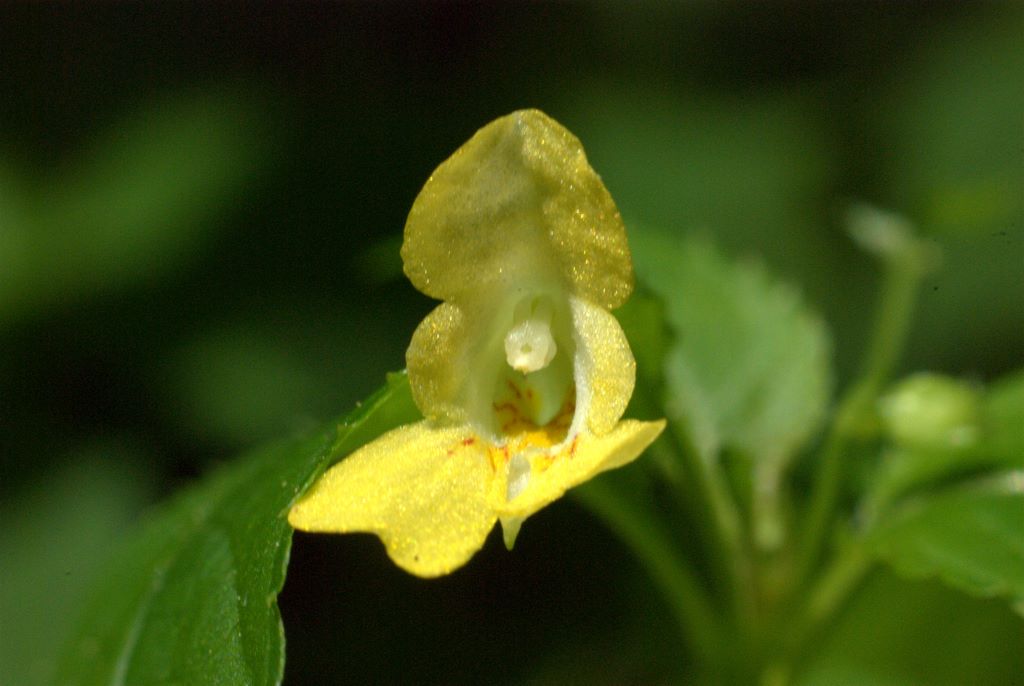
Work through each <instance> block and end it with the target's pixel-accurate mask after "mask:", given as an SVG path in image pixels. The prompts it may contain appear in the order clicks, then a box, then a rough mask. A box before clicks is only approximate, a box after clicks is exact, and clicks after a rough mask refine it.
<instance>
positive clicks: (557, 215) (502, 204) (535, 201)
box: [402, 110, 633, 309]
mask: <svg viewBox="0 0 1024 686" xmlns="http://www.w3.org/2000/svg"><path fill="white" fill-rule="evenodd" d="M402 259H403V261H404V264H405V273H406V274H407V275H408V277H409V279H410V280H411V281H412V283H413V285H414V286H416V288H418V289H419V290H420V291H422V292H424V293H426V294H427V295H429V296H431V297H434V298H438V299H440V300H462V299H464V298H467V297H470V298H471V297H475V295H476V294H477V293H479V292H481V291H484V292H495V291H498V292H509V291H511V290H514V289H517V288H519V287H520V286H521V285H522V283H524V282H525V283H530V284H534V285H540V286H543V287H552V286H554V285H555V284H557V283H562V284H564V285H566V286H568V287H569V288H570V289H571V290H573V291H574V292H575V293H576V294H578V295H580V296H583V297H586V298H588V299H589V300H591V301H593V302H595V303H597V304H599V305H602V306H603V307H606V308H609V309H610V308H614V307H617V306H619V305H621V304H622V303H623V302H625V300H626V298H627V297H629V293H630V291H631V290H632V287H633V264H632V260H631V258H630V254H629V245H628V243H627V242H626V233H625V229H624V227H623V225H622V218H621V217H620V216H619V211H618V209H616V207H615V203H614V201H613V200H612V198H611V195H609V193H608V190H607V189H606V188H605V186H604V184H603V183H602V182H601V178H600V177H599V176H598V175H597V174H596V173H595V172H594V170H593V169H592V168H591V167H590V164H589V163H588V162H587V158H586V155H585V154H584V152H583V147H582V145H581V144H580V142H579V139H577V138H576V137H575V136H573V135H572V134H571V133H569V131H567V130H566V129H565V128H564V127H563V126H562V125H561V124H559V123H558V122H556V121H554V120H553V119H551V118H550V117H548V116H547V115H546V114H544V113H542V112H540V111H538V110H520V111H518V112H513V113H512V114H509V115H507V116H505V117H501V118H500V119H497V120H495V121H493V122H491V123H490V124H488V125H487V126H485V127H484V128H482V129H480V130H479V131H477V133H476V134H475V135H474V136H473V137H472V138H471V139H470V140H469V141H468V142H467V143H465V144H464V145H463V146H462V147H461V148H459V149H458V150H456V151H455V153H454V154H453V155H452V156H451V157H450V158H448V159H447V160H446V161H445V162H443V163H442V164H441V166H439V167H438V168H437V169H436V170H435V171H434V173H433V174H432V175H431V177H430V179H429V180H428V181H427V183H426V185H425V186H424V187H423V190H422V191H420V194H419V195H418V196H417V198H416V201H415V202H414V203H413V206H412V210H411V211H410V212H409V218H408V220H407V222H406V225H405V240H404V242H403V244H402Z"/></svg>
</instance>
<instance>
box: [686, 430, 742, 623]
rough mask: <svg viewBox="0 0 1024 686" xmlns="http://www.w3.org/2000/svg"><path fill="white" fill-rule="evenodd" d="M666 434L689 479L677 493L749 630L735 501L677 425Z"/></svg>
mask: <svg viewBox="0 0 1024 686" xmlns="http://www.w3.org/2000/svg"><path fill="white" fill-rule="evenodd" d="M670 431H671V432H672V434H673V437H674V438H675V443H676V445H677V447H678V449H679V453H680V455H681V457H682V461H683V463H684V467H685V469H686V475H687V476H688V477H689V481H686V482H683V483H680V484H679V485H680V488H679V489H677V490H678V491H680V495H681V497H683V498H684V500H687V501H689V502H688V503H687V504H689V505H690V506H691V507H694V508H696V510H697V521H698V522H699V523H700V524H701V525H702V526H704V528H705V530H706V533H707V537H708V539H709V542H710V543H711V545H712V551H711V559H712V562H713V563H714V564H715V565H716V570H717V571H718V572H719V573H721V575H722V578H723V579H724V581H725V583H726V585H727V586H726V588H727V593H728V594H729V603H730V605H731V607H732V610H733V613H734V618H735V620H736V623H737V626H738V627H739V628H743V629H749V628H750V624H751V623H752V620H753V613H754V605H755V603H754V597H753V582H752V569H751V563H750V556H749V554H748V552H749V551H748V550H747V546H746V542H745V538H744V531H743V521H742V518H741V517H740V514H739V511H738V510H737V508H736V502H735V501H734V500H733V498H732V496H731V494H730V493H729V491H728V488H727V486H726V483H725V478H724V475H723V474H722V472H721V470H720V469H718V465H717V464H712V463H709V462H708V461H707V460H705V459H704V458H703V457H702V456H701V455H700V453H699V452H698V451H697V448H696V447H695V446H694V443H693V441H692V440H690V438H689V436H688V435H686V434H685V433H684V432H683V431H682V430H681V429H680V427H679V426H678V424H676V423H672V424H670ZM685 486H689V487H690V488H688V489H687V488H684V487H685Z"/></svg>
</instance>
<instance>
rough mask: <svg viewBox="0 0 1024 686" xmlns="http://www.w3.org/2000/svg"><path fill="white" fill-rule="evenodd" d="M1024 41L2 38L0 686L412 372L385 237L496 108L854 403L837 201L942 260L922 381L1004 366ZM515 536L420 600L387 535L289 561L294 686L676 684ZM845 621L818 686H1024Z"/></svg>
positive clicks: (914, 616) (255, 17)
mask: <svg viewBox="0 0 1024 686" xmlns="http://www.w3.org/2000/svg"><path fill="white" fill-rule="evenodd" d="M1022 8H1024V5H1022V4H1021V3H1018V2H1007V3H995V2H990V3H973V4H971V3H959V2H949V3H941V2H929V3H920V4H916V3H858V4H838V3H837V4H832V3H823V4H814V3H812V4H805V3H785V4H775V5H773V4H761V3H757V4H745V3H738V2H723V3H712V2H701V3H654V2H651V3H621V4H620V3H612V2H596V3H584V4H567V3H559V4H519V3H517V4H499V3H493V4H492V3H486V4H449V3H445V4H432V3H431V4H403V3H385V4H383V5H379V6H378V5H374V4H338V5H319V4H303V5H297V6H277V5H270V6H244V5H234V4H215V5H200V4H196V5H193V4H187V3H175V4H170V3H168V4H162V5H149V4H130V5H99V6H91V5H90V6H85V5H81V6H76V5H36V4H28V5H19V4H5V5H3V6H2V7H0V93H2V97H0V470H2V471H0V518H2V521H3V522H4V526H3V527H2V529H0V575H2V578H0V675H2V676H0V683H4V684H7V683H10V684H32V683H38V682H39V681H40V680H42V679H45V677H46V675H47V674H48V670H49V665H50V661H51V660H52V657H53V655H54V654H55V652H56V651H57V650H58V648H59V644H60V641H61V640H62V638H63V637H64V636H66V634H67V632H68V631H69V627H70V626H71V623H73V621H74V616H75V613H76V611H77V610H78V608H79V606H80V597H81V593H82V590H83V589H84V588H85V587H86V586H87V585H88V582H89V580H90V579H91V578H93V577H94V575H95V574H96V573H97V569H99V565H100V563H101V561H102V559H103V558H104V556H105V555H106V554H107V553H108V552H109V550H110V547H111V545H112V544H113V542H114V541H116V540H117V538H118V536H119V535H121V534H122V533H123V532H124V531H125V530H126V528H127V527H128V526H129V525H130V523H131V522H132V521H133V520H134V519H136V518H137V517H138V516H139V514H140V513H141V512H143V511H144V510H145V509H146V508H147V507H149V506H150V504H151V503H153V502H156V501H157V500H159V499H160V498H162V497H164V496H166V495H167V494H168V493H170V492H172V491H173V490H175V489H177V488H179V487H180V486H182V485H183V484H185V483H187V482H188V481H189V480H190V479H191V478H193V477H195V476H198V475H200V474H202V473H203V472H204V471H206V470H207V469H208V468H210V467H211V466H212V465H214V464H216V463H218V462H222V461H224V460H226V459H229V458H230V457H231V456H232V455H233V454H236V453H237V452H238V451H239V450H241V449H243V448H245V447H248V446H251V445H254V444H256V443H258V442H260V441H263V440H266V439H268V438H273V437H279V436H283V435H289V434H293V433H297V432H301V431H304V430H307V429H309V428H311V427H315V426H317V425H318V424H319V423H321V422H323V421H325V420H328V419H331V418H333V417H336V416H338V415H340V414H342V413H343V412H344V411H347V409H348V408H349V407H351V405H352V404H353V403H354V402H355V401H357V400H358V399H360V398H362V397H364V396H365V395H366V394H368V393H369V392H370V391H372V390H373V389H374V388H376V387H377V386H378V385H379V384H380V382H381V380H382V377H383V374H384V372H386V371H388V370H393V369H397V368H400V367H401V366H403V352H404V347H405V344H406V342H407V340H408V337H409V335H410V333H411V331H412V329H413V327H414V326H415V324H416V322H417V321H418V320H419V319H420V318H421V317H422V316H423V315H424V314H425V313H426V312H427V311H428V309H429V308H430V307H431V304H430V302H429V301H428V299H427V298H425V297H424V296H421V295H420V294H418V293H416V292H415V291H414V290H413V289H412V288H411V287H410V286H409V285H408V284H407V283H406V282H405V281H404V280H403V279H402V278H401V277H400V263H399V260H398V256H397V248H398V241H399V240H400V235H401V229H402V226H403V222H404V218H405V214H406V212H407V210H408V208H409V206H410V204H411V202H412V200H413V198H414V197H415V194H416V193H417V191H418V190H419V188H420V186H421V185H422V183H423V182H424V180H425V179H426V178H427V176H428V175H429V173H430V172H431V170H432V169H433V168H434V167H435V166H436V165H437V164H438V163H439V162H440V161H442V160H443V159H444V158H445V157H446V156H447V155H448V154H449V153H450V152H451V151H452V150H454V148H455V147H456V146H458V145H459V144H461V143H462V142H463V141H464V140H465V139H467V138H468V137H469V136H470V135H471V134H472V133H473V131H474V130H476V128H478V127H480V126H482V125H483V124H484V123H486V122H488V121H490V120H491V119H493V118H494V117H496V116H499V115H501V114H504V113H507V112H509V111H511V110H513V109H517V108H521V107H539V108H541V109H543V110H545V111H547V112H548V113H549V114H551V115H552V116H554V117H555V118H556V119H558V120H560V121H561V122H562V123H564V124H565V125H566V126H567V127H568V128H569V129H571V130H572V131H573V132H575V133H576V134H577V135H578V136H579V137H580V138H581V139H582V140H583V141H584V144H585V146H586V148H587V151H588V155H589V157H590V159H591V162H592V164H593V165H594V167H595V168H596V169H597V170H598V172H599V173H600V174H601V175H602V176H603V178H604V180H605V182H606V184H607V185H608V187H609V189H610V190H611V192H612V195H613V196H614V197H615V198H616V200H617V202H618V203H619V206H620V209H621V210H622V212H623V214H624V216H625V217H626V220H627V224H632V225H637V226H644V227H646V228H648V229H651V230H658V231H666V232H679V233H687V232H689V233H693V232H699V233H704V234H707V235H709V236H712V237H713V238H714V239H715V240H716V241H718V242H719V243H720V244H721V245H722V246H724V247H725V249H726V250H727V251H728V252H730V253H731V254H733V255H735V256H739V257H749V256H752V257H754V258H756V259H760V260H763V261H764V262H765V263H766V264H767V265H768V266H769V267H770V268H771V269H772V270H773V271H775V272H776V273H778V274H780V275H782V276H784V277H785V278H787V279H789V280H791V281H793V282H795V283H797V284H798V285H800V287H801V288H802V289H803V292H804V294H805V297H806V298H807V300H808V301H809V302H810V303H811V304H812V305H813V306H814V307H815V308H817V309H818V310H819V311H821V312H822V313H823V314H824V315H825V317H826V319H827V320H828V322H829V323H830V325H831V326H832V329H833V332H834V354H835V360H836V365H837V369H838V375H839V379H840V381H842V380H843V379H848V378H849V376H850V374H851V373H852V371H853V370H854V369H855V365H856V360H857V354H858V351H859V350H861V348H862V347H863V343H864V336H865V331H866V329H867V326H866V324H867V322H868V321H869V318H870V308H871V305H872V302H873V296H874V293H875V287H876V285H877V277H878V272H877V269H876V268H875V265H874V264H873V263H872V262H871V260H870V259H869V258H867V257H865V256H863V255H861V254H859V253H858V252H857V251H856V249H855V248H854V247H853V245H852V244H851V243H850V242H849V241H848V239H847V238H846V236H845V234H844V231H843V227H842V222H841V217H842V213H843V210H844V209H845V208H846V206H847V204H848V203H849V202H850V201H854V200H866V201H870V202H873V203H877V204H879V205H880V206H883V207H886V208H888V209H893V210H897V211H900V212H903V213H905V214H906V215H907V216H908V217H909V218H911V219H912V220H913V221H914V222H916V223H917V224H918V226H919V227H920V229H921V231H922V232H923V233H924V234H926V235H927V236H928V237H929V238H930V239H931V240H934V241H935V243H936V244H937V245H939V246H940V247H941V249H942V251H943V254H944V264H943V268H942V270H941V271H938V272H937V273H935V274H934V275H932V276H930V277H929V278H928V279H927V281H926V284H925V290H924V292H923V293H922V298H921V306H920V314H919V318H918V320H917V324H916V326H915V327H914V332H913V335H912V338H911V341H910V344H909V349H908V352H907V355H906V356H905V363H904V367H905V368H906V369H919V368H930V369H936V370H939V371H945V372H950V373H956V374H961V375H966V376H969V377H972V378H976V379H978V380H979V381H985V380H988V379H991V378H994V377H995V376H997V375H999V374H1000V373H1003V372H1005V371H1008V370H1010V369H1012V368H1014V367H1015V366H1019V365H1020V363H1021V361H1022V351H1024V307H1022V303H1024V279H1022V274H1024V222H1022V215H1024V208H1022V203H1024V128H1022V127H1024V50H1022V49H1021V48H1020V43H1021V36H1022V35H1024V11H1022ZM527 528H528V530H527V531H525V532H524V533H525V535H524V536H522V537H521V539H520V543H519V544H518V545H517V550H516V552H515V553H514V554H512V555H509V554H507V553H505V552H504V551H503V550H502V549H501V547H500V543H498V541H497V540H492V541H490V542H489V544H488V546H487V548H486V549H485V550H484V552H483V553H482V554H481V555H480V556H479V557H478V558H477V559H476V560H475V561H474V562H473V563H472V564H471V565H470V566H469V567H467V568H466V569H464V570H463V571H460V572H459V573H457V574H455V575H453V576H452V577H449V578H446V579H444V580H441V581H436V582H430V583H427V582H423V581H420V580H416V579H412V578H409V577H406V576H404V575H403V573H401V572H399V571H397V570H395V569H393V568H392V567H391V566H390V564H389V563H388V562H387V560H386V559H385V557H384V555H383V554H382V551H381V549H380V546H379V544H378V543H377V542H376V541H375V540H374V539H372V538H370V537H345V538H332V537H309V536H298V537H297V538H296V546H295V549H294V551H293V562H292V567H291V571H290V574H289V581H288V585H287V586H286V589H285V592H284V594H283V596H282V599H281V605H282V611H283V613H284V618H285V624H286V629H287V632H288V655H289V661H288V666H287V669H286V683H294V684H300V683H334V682H352V683H395V682H403V683H440V682H444V683H480V682H491V683H499V682H500V683H522V682H527V683H651V682H659V681H660V680H662V679H663V678H664V676H665V675H666V674H671V673H672V670H673V667H672V665H674V664H675V663H676V662H677V661H678V660H679V659H680V658H679V657H678V655H677V644H676V640H675V639H674V638H672V636H674V634H673V629H672V627H671V623H670V619H669V618H668V617H667V615H666V613H665V610H664V608H663V607H662V606H661V605H660V603H659V601H658V599H657V598H656V597H654V596H653V595H652V592H651V591H650V590H649V588H648V584H647V581H646V579H645V577H644V576H643V573H642V572H641V571H640V570H639V569H638V568H637V567H636V566H635V564H634V562H633V561H632V560H631V559H630V558H629V557H628V555H627V554H626V553H625V551H624V550H623V549H621V548H620V547H619V546H618V544H617V543H616V542H615V541H614V540H611V539H610V538H609V537H608V536H607V535H606V534H605V532H604V531H603V530H601V529H600V527H599V525H598V524H597V522H596V520H593V519H591V518H590V517H589V516H588V515H587V514H586V513H585V512H583V511H582V510H579V509H578V508H576V507H575V506H574V505H573V504H572V503H570V502H565V503H560V504H558V505H556V506H554V507H552V508H549V510H548V511H545V513H543V514H542V515H539V516H537V517H536V518H535V519H532V520H531V525H530V526H529V527H527ZM872 613H874V614H872ZM844 621H845V624H844V626H843V627H841V631H840V633H839V634H838V636H839V637H842V638H841V640H840V639H839V638H837V639H836V640H835V641H833V642H831V643H829V644H828V645H826V646H825V648H824V651H825V652H824V653H823V654H822V657H821V658H820V659H819V660H818V661H817V663H816V665H815V666H814V667H813V669H812V673H811V675H810V677H809V681H808V683H827V684H840V683H851V684H852V683H858V684H863V683H933V684H938V683H949V684H954V683H968V681H969V682H970V683H1009V681H1007V679H1008V678H1012V675H1013V674H1014V672H1013V671H1012V670H1014V669H1016V668H1019V667H1020V664H1019V662H1020V659H1019V658H1015V657H1014V655H1015V653H1016V650H1017V649H1018V648H1019V644H1016V645H1015V644H1013V643H1012V642H1011V643H1009V644H1007V643H1004V642H1001V641H995V642H993V641H986V640H983V637H985V636H990V635H995V636H1014V635H1016V636H1018V637H1019V636H1021V632H1020V627H1019V625H1018V624H1015V622H1016V621H1017V620H1014V619H1013V618H1011V617H1010V616H1009V614H1008V613H1006V612H1005V611H1004V610H1003V609H1002V608H1001V607H999V606H998V605H997V604H991V603H984V602H980V601H972V600H967V599H961V598H959V597H957V596H955V595H953V594H951V593H948V592H946V591H943V590H941V589H940V588H938V587H937V586H933V585H930V584H907V583H904V582H897V581H895V580H893V579H890V578H889V577H887V576H884V575H880V576H877V577H875V578H873V579H872V581H871V582H870V583H869V585H868V587H867V588H866V589H865V590H864V592H863V593H862V594H861V596H859V598H858V603H857V605H856V606H855V607H854V608H852V609H851V611H850V612H849V613H848V615H847V616H846V618H845V620H844ZM842 632H845V634H844V633H842ZM915 632H917V633H915ZM923 636H927V638H928V641H927V646H930V648H929V649H922V648H921V647H920V645H919V643H920V641H921V638H922V637H923ZM922 650H924V652H923V653H922V652H921V651H922ZM979 674H981V675H982V676H979ZM986 675H987V676H986ZM1017 678H1019V673H1017Z"/></svg>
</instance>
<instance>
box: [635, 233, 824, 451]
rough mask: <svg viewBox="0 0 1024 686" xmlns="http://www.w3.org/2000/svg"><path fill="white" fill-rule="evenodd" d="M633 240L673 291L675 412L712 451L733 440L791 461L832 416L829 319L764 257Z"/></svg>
mask: <svg viewBox="0 0 1024 686" xmlns="http://www.w3.org/2000/svg"><path fill="white" fill-rule="evenodd" d="M632 238H633V248H634V260H635V262H636V265H637V272H638V274H639V277H640V279H641V280H643V281H645V282H646V283H647V284H649V285H650V287H651V288H652V289H653V290H654V291H655V292H657V293H658V294H659V295H661V296H662V298H664V301H665V308H666V316H667V319H668V322H669V325H670V326H671V328H672V329H673V330H674V333H675V335H676V340H675V345H674V347H673V349H672V350H671V351H670V353H669V355H668V360H667V366H666V382H667V386H668V392H669V398H668V401H667V410H668V413H669V414H670V416H671V418H672V419H673V420H675V421H677V422H681V423H682V424H683V425H684V426H686V427H687V429H688V430H689V432H690V434H691V437H692V438H693V439H694V441H695V442H696V444H697V447H698V449H699V450H700V452H701V454H702V455H703V456H704V458H705V459H708V460H715V459H717V456H718V454H719V453H720V451H721V450H722V449H723V448H730V449H734V450H738V451H741V452H744V453H747V454H748V455H750V456H751V457H752V458H755V459H756V460H758V461H761V462H767V463H770V464H771V465H773V469H782V468H783V467H784V466H785V465H786V464H787V463H788V461H789V460H790V459H791V458H792V456H793V455H794V453H795V451H796V450H797V449H798V448H799V447H800V446H801V445H802V444H803V442H804V441H806V440H807V438H808V437H809V436H810V435H811V434H812V433H813V432H814V431H815V430H816V429H817V428H818V426H819V424H820V422H821V420H822V418H823V416H824V414H825V409H826V406H827V402H828V397H829V389H830V374H829V341H828V336H827V334H826V330H825V327H824V325H823V323H822V322H821V321H820V320H819V319H818V318H817V317H816V316H815V315H814V314H813V313H811V312H810V311H809V310H808V309H807V308H806V306H805V305H804V303H803V302H802V301H801V299H800V297H799V296H798V295H797V293H796V292H795V291H794V290H793V289H791V288H789V287H787V286H786V285H784V284H781V283H779V282H777V281H775V280H774V279H772V278H771V277H770V276H769V275H768V274H767V273H766V272H765V270H764V269H762V268H761V267H760V266H759V265H757V264H754V263H748V262H739V263H730V262H728V261H727V260H725V259H724V258H723V257H722V256H721V255H720V254H719V253H718V252H716V251H715V250H714V249H713V247H712V246H711V245H710V244H709V243H707V242H703V241H697V240H692V239H691V240H681V239H678V238H672V237H669V236H665V235H661V234H657V233H653V232H649V231H647V232H645V231H634V233H633V235H632Z"/></svg>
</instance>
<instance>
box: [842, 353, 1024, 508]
mask: <svg viewBox="0 0 1024 686" xmlns="http://www.w3.org/2000/svg"><path fill="white" fill-rule="evenodd" d="M977 395H979V394H978V393H977V392H976V391H975V390H974V389H972V388H971V387H970V386H968V385H967V384H963V383H960V382H955V381H953V380H951V379H945V378H941V377H938V376H935V375H923V374H917V375H914V376H912V377H910V378H909V379H907V380H906V381H904V382H902V383H900V384H898V385H897V386H896V390H895V391H893V392H891V393H890V394H889V395H887V396H886V397H885V398H883V399H882V401H881V403H880V407H881V410H882V415H883V419H884V420H885V423H886V424H887V425H889V433H890V435H891V437H892V438H893V440H894V441H895V442H896V444H897V446H898V447H896V448H892V449H889V450H886V451H885V452H884V453H883V455H882V462H881V465H880V467H879V469H878V471H877V474H875V476H874V478H873V479H872V481H871V483H870V484H869V486H868V491H867V493H866V494H865V499H864V504H863V505H862V509H861V515H862V518H863V521H864V523H865V524H866V525H868V526H870V525H871V524H872V522H874V521H875V520H876V519H877V518H878V517H879V516H880V515H881V514H882V511H883V510H884V509H885V508H886V507H888V506H889V505H890V504H891V503H893V502H896V501H897V500H898V498H900V497H905V496H906V495H907V494H920V492H921V491H923V490H926V489H928V488H935V487H941V486H942V485H943V484H944V483H946V484H948V482H949V481H951V480H952V479H954V478H965V477H968V476H971V475H973V476H975V477H976V476H978V475H980V474H982V473H985V472H989V473H991V472H993V470H1006V469H1015V468H1021V467H1024V373H1021V372H1018V373H1017V374H1015V375H1013V376H1010V377H1008V378H1006V379H1004V380H1001V381H999V382H997V383H996V384H995V385H994V386H993V387H992V389H990V390H989V391H988V393H986V394H985V395H984V397H983V398H981V399H980V401H978V400H977V399H976V396H977ZM977 406H980V408H979V407H977ZM893 424H896V425H897V426H896V427H895V428H894V427H893V426H892V425H893ZM899 424H905V426H904V427H903V428H900V427H899ZM896 429H898V430H896Z"/></svg>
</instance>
